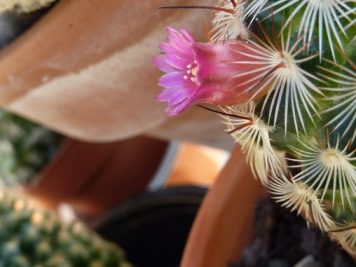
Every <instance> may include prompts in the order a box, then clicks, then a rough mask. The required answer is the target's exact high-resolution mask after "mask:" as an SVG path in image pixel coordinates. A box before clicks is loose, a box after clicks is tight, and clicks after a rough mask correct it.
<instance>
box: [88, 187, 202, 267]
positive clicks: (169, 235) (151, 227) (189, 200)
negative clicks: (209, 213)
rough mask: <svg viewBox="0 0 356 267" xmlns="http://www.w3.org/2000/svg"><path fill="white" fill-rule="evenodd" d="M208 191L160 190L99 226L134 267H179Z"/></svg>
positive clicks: (121, 209) (115, 212) (128, 204)
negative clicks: (190, 231) (117, 245)
mask: <svg viewBox="0 0 356 267" xmlns="http://www.w3.org/2000/svg"><path fill="white" fill-rule="evenodd" d="M206 191H207V190H206V189H205V188H199V187H177V188H170V189H161V190H159V191H156V192H151V193H146V194H145V195H143V196H141V197H139V198H136V199H134V200H131V201H129V202H126V203H125V204H123V205H120V206H119V207H117V208H114V209H112V210H111V211H110V212H109V213H108V214H107V215H106V216H104V218H103V219H102V220H101V221H100V222H99V223H98V224H97V225H96V227H95V228H96V230H97V231H98V232H99V233H100V234H101V235H102V236H103V237H104V238H106V239H108V240H111V241H114V242H115V243H117V244H120V246H121V247H122V248H123V249H124V250H125V252H126V254H127V258H128V260H129V261H130V262H131V263H133V264H134V266H135V267H177V266H179V263H180V260H181V257H182V254H183V249H184V246H185V243H186V240H187V237H188V234H189V230H190V228H191V226H192V224H193V221H194V218H195V216H196V214H197V212H198V209H199V207H200V204H201V202H202V200H203V198H204V195H205V193H206Z"/></svg>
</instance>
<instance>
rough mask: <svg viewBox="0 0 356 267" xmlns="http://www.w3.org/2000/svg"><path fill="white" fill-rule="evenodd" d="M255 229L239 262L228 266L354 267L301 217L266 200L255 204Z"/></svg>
mask: <svg viewBox="0 0 356 267" xmlns="http://www.w3.org/2000/svg"><path fill="white" fill-rule="evenodd" d="M255 229H256V232H255V239H254V241H253V243H252V244H251V245H250V246H249V247H247V248H246V249H245V251H244V252H243V256H242V259H241V261H240V262H238V263H234V264H231V265H230V266H229V267H294V266H295V267H356V262H355V261H353V259H352V258H351V257H350V256H349V255H348V254H347V253H346V252H344V251H343V250H342V248H341V247H340V246H339V245H338V244H336V243H334V242H332V241H330V239H329V238H328V236H327V234H325V233H322V232H320V231H319V230H318V229H316V228H309V227H308V226H307V225H306V222H305V221H304V220H303V218H301V217H300V216H297V215H296V214H295V213H291V212H289V211H288V210H286V209H285V208H282V207H280V206H279V205H278V204H275V203H274V202H273V201H272V200H270V199H267V198H266V199H263V200H262V201H261V202H260V203H259V205H258V207H257V209H256V219H255Z"/></svg>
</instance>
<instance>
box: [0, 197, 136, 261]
mask: <svg viewBox="0 0 356 267" xmlns="http://www.w3.org/2000/svg"><path fill="white" fill-rule="evenodd" d="M0 221H1V224H0V266H1V267H6V266H9V267H22V266H28V267H30V266H42V267H65V266H68V267H76V266H78V267H83V266H88V267H129V266H130V265H129V264H128V263H127V262H126V261H125V259H124V254H123V252H122V250H121V249H120V248H119V247H117V246H116V245H114V244H111V243H108V242H106V241H104V240H102V239H100V238H99V237H98V236H97V235H96V234H95V233H93V232H91V231H90V230H88V229H86V228H85V227H84V226H83V225H82V224H80V223H79V222H75V223H71V224H70V225H64V224H62V223H61V222H59V221H58V220H57V219H56V218H55V216H54V215H53V214H51V213H49V212H47V211H43V210H40V209H38V208H36V207H35V206H34V205H33V203H31V202H30V201H29V200H27V199H25V198H23V197H21V196H16V197H15V196H14V195H11V194H10V193H4V192H2V191H1V192H0Z"/></svg>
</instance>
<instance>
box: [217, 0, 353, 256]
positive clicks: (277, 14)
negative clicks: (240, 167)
mask: <svg viewBox="0 0 356 267" xmlns="http://www.w3.org/2000/svg"><path fill="white" fill-rule="evenodd" d="M216 7H218V8H223V9H224V10H216V11H215V12H214V15H215V16H214V19H213V22H212V23H213V31H212V41H214V42H218V41H220V40H225V41H226V40H227V39H228V40H238V39H240V40H241V39H243V40H244V42H246V43H250V44H251V43H252V44H254V45H255V47H258V49H250V50H249V51H248V52H247V53H246V52H245V53H244V54H243V56H244V57H245V60H244V62H240V64H246V65H249V64H250V65H252V64H255V65H256V68H255V69H254V71H253V73H254V75H252V77H249V79H250V80H249V81H250V82H252V84H253V87H250V88H249V89H248V90H252V91H253V90H257V93H255V95H257V94H258V93H260V92H265V93H264V94H263V95H264V96H263V97H260V98H254V99H253V100H250V101H249V102H248V103H239V104H237V105H232V106H223V107H222V110H223V111H222V113H223V114H222V117H223V120H224V122H225V124H226V125H227V131H228V132H229V133H230V134H231V135H232V136H233V138H234V139H235V141H236V142H237V143H240V144H241V145H242V148H243V150H244V151H245V153H246V155H247V160H248V162H249V163H250V165H251V167H252V170H253V171H254V173H255V175H256V176H257V177H259V178H260V179H261V181H262V183H263V184H264V185H265V186H266V187H267V188H268V190H269V191H270V192H271V193H272V196H273V197H274V198H275V199H276V200H277V201H278V202H280V203H281V204H282V205H283V206H285V207H287V208H290V209H291V210H294V211H297V212H298V213H300V214H302V215H303V216H304V217H305V218H306V219H307V221H308V222H309V223H311V224H313V225H315V226H317V227H319V228H320V229H321V230H323V231H326V232H328V233H329V234H330V235H331V237H332V238H333V239H336V240H338V241H339V242H340V244H342V245H343V247H344V248H345V249H346V250H347V251H348V252H349V253H351V254H352V255H353V256H354V257H355V256H356V65H355V62H356V61H355V56H356V53H355V51H356V39H355V32H356V27H355V26H356V25H355V22H356V15H355V12H356V2H355V1H348V0H247V1H240V0H237V1H230V0H226V1H225V0H223V1H218V3H217V6H216ZM216 7H215V9H216ZM227 11H228V12H227ZM251 73H252V72H251ZM254 81H256V82H254Z"/></svg>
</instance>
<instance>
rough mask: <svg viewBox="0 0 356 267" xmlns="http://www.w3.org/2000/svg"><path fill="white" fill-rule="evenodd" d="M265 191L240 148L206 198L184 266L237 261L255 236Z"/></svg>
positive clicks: (211, 266) (205, 266)
mask: <svg viewBox="0 0 356 267" xmlns="http://www.w3.org/2000/svg"><path fill="white" fill-rule="evenodd" d="M263 194H264V191H263V188H262V186H261V185H260V184H259V182H258V181H256V180H255V179H254V178H253V175H252V173H251V171H250V168H249V166H248V165H247V164H246V162H245V158H244V155H243V154H242V152H241V150H240V148H238V147H236V148H235V149H234V151H233V152H232V155H231V157H230V159H229V161H228V163H227V164H226V166H225V167H224V169H223V170H222V172H221V173H220V175H219V177H218V179H217V181H216V182H215V184H214V185H213V187H212V188H211V189H210V191H209V192H208V194H207V196H206V198H205V200H204V201H203V204H202V207H201V209H200V211H199V213H198V216H197V218H196V220H195V222H194V225H193V228H192V230H191V233H190V236H189V239H188V243H187V245H186V248H185V253H184V256H183V260H182V263H181V267H227V266H228V264H229V263H231V262H235V261H236V260H237V259H238V258H239V256H240V255H241V252H242V250H243V248H244V247H245V246H246V245H247V244H249V242H250V240H251V238H252V234H251V233H252V229H251V227H252V224H253V218H254V212H255V206H256V203H257V201H258V200H259V199H260V198H261V196H262V195H263Z"/></svg>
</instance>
